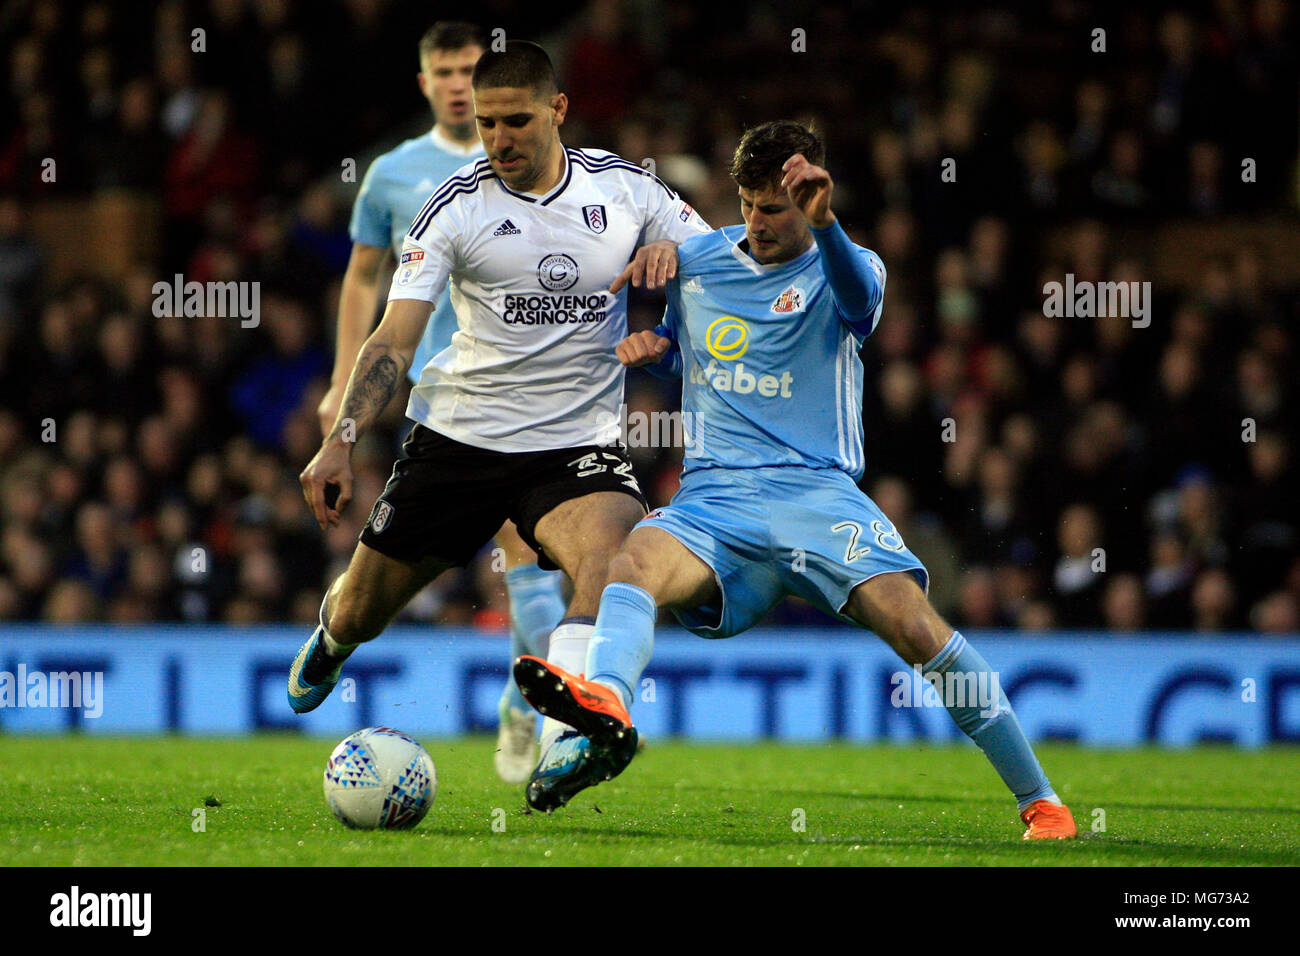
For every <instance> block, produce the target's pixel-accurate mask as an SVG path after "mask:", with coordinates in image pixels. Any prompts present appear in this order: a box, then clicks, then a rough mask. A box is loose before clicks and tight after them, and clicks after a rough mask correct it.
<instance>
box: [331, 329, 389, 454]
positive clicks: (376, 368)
mask: <svg viewBox="0 0 1300 956" xmlns="http://www.w3.org/2000/svg"><path fill="white" fill-rule="evenodd" d="M402 364H403V363H402V360H401V356H395V355H394V354H393V350H392V349H391V348H390V347H389V346H387V345H369V346H366V347H365V348H363V349H362V350H361V355H360V356H358V357H357V367H356V368H355V369H353V371H352V377H351V378H350V379H349V380H348V388H347V392H346V393H345V394H344V396H343V414H342V415H341V416H340V417H339V421H338V423H337V424H335V426H334V429H333V430H332V431H331V432H330V434H329V437H330V438H337V437H338V436H339V434H340V433H341V432H342V425H343V423H344V422H345V421H347V420H348V419H351V420H352V422H353V429H354V431H355V433H356V434H357V435H360V434H361V432H362V431H363V430H364V429H365V428H366V427H367V426H369V425H370V424H372V423H373V422H374V420H375V419H376V418H378V417H379V415H380V413H381V412H383V410H384V409H385V408H387V407H388V403H389V401H391V400H392V397H393V395H394V394H395V393H396V391H397V385H398V382H400V381H401V378H402V368H401V365H402Z"/></svg>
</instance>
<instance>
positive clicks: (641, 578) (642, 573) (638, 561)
mask: <svg viewBox="0 0 1300 956" xmlns="http://www.w3.org/2000/svg"><path fill="white" fill-rule="evenodd" d="M647 571H648V567H647V565H646V562H645V560H644V558H643V557H642V555H641V554H640V553H638V551H637V550H636V549H635V548H624V549H622V550H621V551H619V552H618V554H616V555H614V557H612V558H610V560H609V574H608V575H607V576H606V581H607V583H609V584H635V585H636V586H637V587H640V588H643V587H645V586H646V584H648V583H649V582H648V580H647Z"/></svg>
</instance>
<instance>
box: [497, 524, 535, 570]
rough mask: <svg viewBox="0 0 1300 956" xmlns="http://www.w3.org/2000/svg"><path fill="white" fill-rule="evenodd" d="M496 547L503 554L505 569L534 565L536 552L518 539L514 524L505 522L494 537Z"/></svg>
mask: <svg viewBox="0 0 1300 956" xmlns="http://www.w3.org/2000/svg"><path fill="white" fill-rule="evenodd" d="M496 543H497V546H498V547H500V548H501V550H502V551H503V552H505V559H506V567H507V568H514V567H518V566H519V565H521V564H536V563H537V552H536V551H534V550H533V549H532V548H530V547H529V546H528V545H527V543H525V541H524V539H523V538H522V537H520V535H519V532H518V530H516V528H515V526H514V523H513V522H510V521H507V522H506V523H505V524H504V525H502V526H501V530H499V531H498V532H497V535H496Z"/></svg>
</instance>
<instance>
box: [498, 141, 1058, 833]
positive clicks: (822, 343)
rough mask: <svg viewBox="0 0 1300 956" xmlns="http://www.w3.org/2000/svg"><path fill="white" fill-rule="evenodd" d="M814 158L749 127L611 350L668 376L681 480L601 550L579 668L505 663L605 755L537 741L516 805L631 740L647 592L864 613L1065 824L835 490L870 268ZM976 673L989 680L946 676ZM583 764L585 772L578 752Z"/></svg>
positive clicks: (1010, 721) (559, 794)
mask: <svg viewBox="0 0 1300 956" xmlns="http://www.w3.org/2000/svg"><path fill="white" fill-rule="evenodd" d="M822 155H823V149H822V145H821V143H820V142H819V140H818V139H817V137H816V136H815V135H814V134H812V133H811V132H810V131H809V130H807V129H805V128H804V127H803V126H800V125H799V124H797V123H791V122H777V123H768V124H765V125H763V126H759V127H757V128H755V129H751V130H749V131H748V132H747V133H746V134H745V135H744V137H743V138H742V139H741V141H740V144H739V146H738V147H737V149H736V153H735V158H734V160H733V163H732V169H731V172H732V176H733V178H734V179H735V180H736V182H737V184H738V186H739V192H740V203H741V213H742V215H743V217H744V220H745V224H744V226H743V227H742V226H731V227H727V228H724V229H720V230H717V231H715V232H713V233H710V234H709V235H706V236H701V237H698V238H694V239H690V240H688V241H686V242H685V243H683V244H682V246H681V248H680V250H679V257H680V261H679V265H678V270H677V277H676V279H675V280H674V281H672V282H670V283H669V286H668V306H667V310H666V312H665V316H664V322H663V324H662V325H661V326H659V328H657V329H656V330H655V331H654V332H641V333H638V334H636V335H632V336H629V337H628V338H627V339H625V340H624V341H623V342H622V343H621V344H620V345H619V347H618V355H619V358H620V360H621V361H622V362H623V364H625V365H628V366H638V365H648V366H650V369H651V371H653V372H656V373H657V374H667V375H672V376H681V377H682V379H683V387H682V416H683V431H684V432H685V433H686V435H687V447H686V464H685V468H684V471H683V475H682V485H681V490H680V491H679V492H678V493H677V495H676V496H675V497H674V498H673V500H672V503H671V504H670V505H669V506H668V507H667V508H664V509H661V510H659V511H655V512H653V513H651V514H650V515H649V516H647V517H646V518H645V519H644V520H643V521H641V522H640V523H639V524H638V525H637V527H636V528H635V529H634V530H633V531H632V533H631V534H630V535H629V536H628V538H627V541H626V542H625V544H624V545H623V547H622V548H621V550H620V551H619V553H618V555H617V556H616V557H615V558H614V559H613V561H612V562H611V564H610V581H611V583H610V584H609V586H608V587H606V589H605V591H604V593H603V595H602V597H601V602H600V612H599V615H598V617H597V619H596V629H595V632H594V634H593V636H592V638H591V643H590V645H589V650H588V656H587V667H586V674H587V678H586V679H583V678H580V677H575V676H573V675H571V674H568V673H566V672H564V671H563V670H561V669H560V668H557V667H555V665H552V664H547V663H546V662H544V661H540V660H537V659H535V658H528V657H524V658H521V659H520V660H519V661H517V662H516V665H515V677H516V680H517V681H518V682H519V686H520V689H521V691H522V692H523V694H524V696H525V697H527V698H528V700H529V702H530V703H532V704H533V705H534V706H535V707H537V708H538V709H539V710H542V711H543V712H544V713H549V714H552V715H554V716H556V717H557V719H559V720H562V721H564V722H565V723H568V724H570V725H571V726H573V727H574V728H576V732H575V733H572V735H571V736H570V738H569V739H568V740H567V741H565V744H566V746H567V747H568V749H569V750H571V751H573V752H574V753H577V754H581V753H584V752H590V753H599V754H602V755H604V756H605V757H606V759H605V760H604V761H600V762H597V761H593V760H585V761H584V760H581V759H574V758H573V756H572V755H570V756H569V758H568V759H558V758H557V759H555V760H554V761H553V766H554V772H553V773H551V774H550V775H546V774H542V775H535V776H534V779H533V781H532V782H531V783H530V785H529V789H528V798H529V802H530V803H531V804H532V805H533V806H534V807H538V808H541V809H553V808H554V807H556V806H560V805H562V804H563V803H565V802H566V801H567V800H568V799H569V798H570V797H572V795H573V794H574V793H576V792H578V791H579V790H581V789H582V788H584V787H586V786H590V785H592V784H593V783H598V782H600V780H601V779H608V777H609V776H612V775H613V774H614V773H617V772H619V771H621V769H622V768H623V767H624V766H626V764H627V762H629V761H630V760H631V759H632V756H633V754H634V750H635V739H636V733H635V730H634V729H633V727H632V721H631V719H630V717H629V715H628V708H629V707H630V706H631V701H632V688H634V687H636V686H637V685H638V681H639V679H640V676H641V673H642V671H643V670H644V668H645V666H646V664H647V663H648V662H649V660H650V656H651V651H652V648H653V641H654V622H655V617H656V612H657V610H658V608H660V607H667V608H670V609H671V610H672V611H673V613H674V614H675V615H676V616H677V618H678V620H680V621H681V623H682V624H683V625H684V626H685V627H687V628H689V629H690V630H691V631H693V632H694V633H696V634H699V635H701V636H703V637H711V638H722V637H730V636H732V635H734V634H738V633H739V632H741V631H744V630H745V629H747V628H749V627H751V626H753V625H754V624H756V623H757V622H758V621H759V620H760V619H761V618H762V617H763V615H765V614H766V613H767V611H768V610H769V609H770V608H771V607H772V606H773V605H774V604H775V603H776V602H777V601H779V600H780V599H781V598H782V597H784V596H786V595H789V594H794V595H798V596H800V597H802V598H804V599H806V600H808V601H809V602H811V603H812V604H814V605H816V606H818V607H820V608H822V609H823V610H826V611H827V612H829V613H832V614H836V615H838V616H839V617H841V618H842V619H844V620H847V621H849V622H852V623H856V624H859V625H861V626H863V627H866V628H868V629H870V630H871V631H874V632H875V633H876V634H878V635H879V636H880V637H881V638H882V639H884V640H885V641H886V642H887V643H888V644H889V645H890V647H892V648H893V649H894V650H895V651H896V652H897V653H898V655H899V656H900V657H902V658H903V660H905V661H906V662H907V663H908V664H911V665H913V666H917V667H920V668H921V669H922V672H923V673H924V674H925V676H926V677H927V678H928V679H930V680H931V681H932V682H933V681H936V680H937V681H938V683H936V686H937V687H941V688H942V687H943V686H944V685H946V686H947V688H948V691H947V692H943V693H941V697H942V699H943V702H944V705H945V706H946V707H947V709H948V712H949V713H950V714H951V715H952V718H953V720H954V721H955V722H956V723H957V725H958V726H959V727H960V728H961V729H962V730H963V731H965V733H966V734H967V735H969V736H970V737H971V739H972V740H974V741H975V743H976V744H977V745H978V746H979V747H980V749H981V750H983V751H984V753H985V754H986V755H987V756H988V758H989V760H990V762H991V763H992V764H993V766H994V767H995V769H996V770H997V771H998V773H999V774H1000V775H1001V777H1002V779H1003V781H1004V782H1005V783H1006V785H1007V787H1008V788H1009V789H1010V790H1011V791H1012V793H1013V794H1014V795H1015V797H1016V800H1017V804H1018V809H1019V811H1020V814H1021V818H1022V820H1023V821H1024V823H1025V824H1026V825H1027V829H1026V831H1025V838H1026V839H1030V838H1052V837H1055V838H1068V837H1073V836H1075V835H1076V829H1075V825H1074V820H1073V818H1072V816H1071V814H1070V811H1069V810H1068V808H1066V807H1065V806H1064V805H1062V804H1061V802H1060V800H1059V799H1058V798H1057V796H1056V794H1055V792H1054V791H1053V790H1052V787H1051V785H1050V784H1049V783H1048V780H1047V777H1046V776H1045V775H1044V773H1043V770H1042V768H1041V767H1040V766H1039V763H1038V760H1037V758H1036V757H1035V756H1034V753H1033V751H1032V749H1031V748H1030V746H1029V743H1028V741H1027V740H1026V739H1025V736H1024V733H1023V732H1022V731H1021V729H1020V725H1019V722H1018V721H1017V720H1016V716H1015V713H1014V712H1013V711H1012V709H1011V705H1010V703H1009V702H1008V701H1007V698H1006V695H1005V694H1003V693H1002V691H1001V690H1000V688H998V684H997V678H996V674H994V673H993V672H992V670H991V668H990V667H989V665H988V663H987V662H986V661H985V660H984V658H983V657H982V656H981V655H980V654H979V653H978V652H977V651H976V650H975V649H974V648H973V647H972V646H971V645H970V644H969V643H968V642H967V641H966V639H965V638H964V637H963V636H962V635H961V634H960V633H958V632H956V631H954V630H953V628H952V627H951V626H950V625H949V624H947V623H946V622H945V621H944V620H943V619H942V618H941V617H940V616H939V614H938V613H937V612H936V611H935V610H934V609H933V607H931V605H930V603H929V601H928V600H927V598H926V593H925V592H926V588H927V585H928V575H927V573H926V570H925V568H924V567H923V566H922V565H921V563H920V561H918V560H917V558H916V557H915V556H914V555H913V554H912V553H911V552H910V551H909V550H908V549H907V547H906V546H905V545H904V543H903V540H902V538H901V537H900V536H899V534H898V532H897V530H896V529H895V528H894V526H893V524H892V523H891V522H890V520H889V518H888V517H886V516H885V514H884V513H883V512H881V511H880V509H879V508H877V507H876V505H875V503H874V502H872V501H871V499H870V498H868V497H867V496H866V495H865V494H864V493H863V492H862V491H861V490H860V489H859V488H858V487H857V481H858V479H860V478H861V476H862V472H863V449H862V442H863V436H862V430H861V429H862V422H861V414H862V363H861V360H860V359H859V358H858V349H859V348H860V346H861V345H862V342H863V340H864V339H865V338H866V337H867V336H868V335H870V334H871V332H872V331H873V330H874V329H875V326H876V323H877V322H878V321H879V320H880V314H881V309H882V305H883V298H884V286H885V270H884V266H883V265H882V263H881V261H880V259H879V258H878V257H877V256H876V255H875V253H873V252H870V251H869V250H866V249H863V248H861V247H859V246H856V245H854V244H853V243H852V242H851V241H850V240H849V238H848V236H847V235H846V234H845V233H844V230H843V228H842V227H841V226H840V225H839V223H838V222H837V221H836V219H835V215H834V213H832V212H831V208H830V198H831V192H832V188H833V183H832V181H831V178H830V175H829V174H828V173H827V172H826V170H825V169H823V168H822V167H821V163H822ZM957 678H963V679H962V680H957ZM956 687H960V688H962V689H963V692H962V693H959V694H958V693H952V690H953V689H954V688H956ZM978 687H983V688H991V689H992V691H993V693H992V694H990V695H988V696H987V697H986V696H984V695H980V694H971V695H970V696H969V697H968V696H967V694H966V693H965V692H964V691H965V690H966V689H969V688H978ZM972 698H973V699H972ZM546 760H547V758H543V762H544V764H545V763H546ZM597 763H599V766H600V768H601V771H602V772H601V773H600V774H592V773H590V772H589V771H587V770H586V768H587V767H588V766H590V765H593V764H597ZM611 771H612V772H611Z"/></svg>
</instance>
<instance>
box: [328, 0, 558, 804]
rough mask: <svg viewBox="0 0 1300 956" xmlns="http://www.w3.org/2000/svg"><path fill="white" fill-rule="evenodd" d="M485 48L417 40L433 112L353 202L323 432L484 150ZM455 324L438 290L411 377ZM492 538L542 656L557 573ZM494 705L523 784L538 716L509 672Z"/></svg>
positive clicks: (461, 30)
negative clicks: (446, 196)
mask: <svg viewBox="0 0 1300 956" xmlns="http://www.w3.org/2000/svg"><path fill="white" fill-rule="evenodd" d="M486 48H487V45H486V42H485V39H484V37H483V33H482V31H481V30H480V29H479V28H478V27H476V26H474V25H473V24H469V23H458V22H453V21H445V22H440V23H435V24H434V25H433V26H432V27H431V28H430V29H429V30H428V31H427V32H426V33H425V34H424V35H423V36H422V37H421V38H420V43H419V53H420V72H419V74H418V77H417V82H418V84H419V88H420V93H421V95H422V96H424V98H425V99H426V100H427V101H428V103H429V107H430V108H431V109H432V110H433V116H434V125H433V128H432V129H431V130H429V132H428V133H425V134H424V135H422V136H417V137H415V138H414V139H409V140H407V141H406V142H404V143H402V144H401V145H400V146H398V147H396V148H395V149H393V150H390V151H389V152H387V153H384V154H383V155H382V156H380V157H379V158H378V159H376V160H375V161H374V162H373V163H371V164H370V168H369V169H368V170H367V171H366V175H365V177H364V178H363V179H362V182H361V189H360V191H359V192H358V194H357V198H356V202H355V204H354V205H353V207H352V221H351V224H350V226H349V232H350V233H351V236H352V256H351V258H350V259H349V261H348V269H347V273H346V275H344V277H343V290H342V294H341V296H340V299H339V317H338V337H337V341H336V346H335V358H334V374H333V377H332V379H331V382H330V389H329V392H328V393H327V394H326V395H325V398H324V399H323V400H322V402H321V404H320V408H319V414H320V419H321V430H322V432H323V433H324V434H326V435H328V434H329V433H330V431H331V430H332V429H333V427H334V424H335V419H336V418H337V417H338V415H339V405H340V403H341V402H342V399H343V395H344V392H345V391H346V389H347V383H348V376H349V375H350V374H351V373H352V367H353V365H355V364H356V360H357V355H358V354H359V353H360V351H361V347H362V345H363V344H364V343H365V340H366V338H367V337H368V336H369V335H370V332H371V330H372V328H373V327H374V319H375V303H376V301H377V299H378V296H379V279H380V273H381V270H382V267H383V265H384V264H385V262H386V261H388V254H389V250H392V254H393V261H395V260H396V257H397V256H398V255H400V253H401V248H402V242H403V240H404V239H405V238H406V233H407V231H408V230H409V229H410V227H411V223H412V222H413V221H414V220H415V217H416V215H417V214H418V213H419V212H420V209H421V208H422V207H423V206H424V204H425V202H426V201H427V200H428V199H429V197H430V196H431V195H433V193H434V192H436V191H437V189H438V187H439V186H440V185H441V184H442V183H443V182H444V181H445V180H446V179H448V178H450V177H451V175H452V174H453V173H455V172H456V170H458V169H460V167H462V166H464V165H465V164H466V163H468V162H470V161H471V160H472V159H474V158H475V157H478V156H482V155H484V151H483V143H482V140H481V139H480V137H479V132H478V125H477V122H476V120H475V116H474V96H473V91H472V87H471V84H470V79H471V77H472V76H473V73H474V64H475V63H477V62H478V59H479V57H480V56H481V55H482V54H483V51H484V50H485V49H486ZM385 291H387V286H385ZM455 331H456V313H455V312H454V311H453V310H452V307H451V295H450V292H449V291H446V290H444V291H443V293H442V295H441V296H440V297H439V299H438V302H437V305H436V306H435V308H434V310H433V312H432V313H431V314H430V316H429V320H428V324H427V325H426V326H425V330H424V337H423V338H422V339H421V341H420V345H419V347H418V348H417V349H416V351H415V356H414V358H413V359H412V361H411V367H410V369H409V370H408V371H407V375H408V377H409V378H410V379H411V381H412V383H415V382H418V381H419V378H420V370H421V369H423V368H424V366H425V365H426V364H427V363H428V361H429V359H430V358H432V357H433V356H434V355H437V354H438V353H439V352H441V351H442V350H443V349H445V348H447V347H448V346H449V345H450V344H451V337H452V334H453V333H454V332H455ZM495 543H496V544H497V545H499V546H500V547H501V548H502V550H503V551H504V552H505V582H506V590H507V592H508V594H509V598H510V643H511V654H510V656H511V659H513V658H515V657H517V656H518V655H520V654H522V653H525V652H533V653H539V652H540V653H542V654H545V653H546V646H547V639H548V636H549V635H550V633H551V631H553V630H554V629H555V626H556V624H558V623H559V621H560V619H561V618H562V617H563V616H564V608H565V602H564V597H563V590H562V588H563V575H562V574H561V573H560V572H555V571H543V570H542V569H541V568H539V567H538V566H537V555H536V554H535V553H534V552H533V551H532V549H531V548H529V547H528V545H526V544H525V543H524V542H523V539H521V538H520V537H519V533H518V532H517V531H516V530H515V528H514V525H513V524H511V523H510V522H507V523H506V525H505V527H503V528H502V529H501V530H500V532H498V533H497V535H496V539H495ZM497 710H498V718H499V722H500V723H499V737H498V740H497V748H496V752H495V758H494V760H495V763H496V769H497V773H498V775H500V777H501V778H502V779H503V780H506V781H507V782H510V783H522V782H523V781H524V780H526V779H527V778H528V775H529V773H530V772H531V771H532V770H533V767H534V765H535V764H536V762H537V744H536V734H535V725H536V719H535V717H534V716H533V713H532V711H531V710H530V709H529V707H528V705H527V703H526V702H525V701H524V699H523V697H521V696H520V694H519V691H518V689H517V688H516V687H515V684H514V681H512V680H510V679H509V677H507V679H506V685H505V687H504V689H503V692H502V695H501V698H500V701H499V704H498V708H497Z"/></svg>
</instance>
